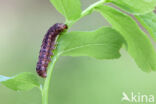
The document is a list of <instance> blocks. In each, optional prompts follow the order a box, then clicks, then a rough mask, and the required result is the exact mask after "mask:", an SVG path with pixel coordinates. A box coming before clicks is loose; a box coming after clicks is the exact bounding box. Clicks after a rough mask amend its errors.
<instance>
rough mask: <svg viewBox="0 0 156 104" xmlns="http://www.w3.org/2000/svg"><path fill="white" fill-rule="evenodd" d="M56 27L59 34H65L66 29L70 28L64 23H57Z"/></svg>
mask: <svg viewBox="0 0 156 104" xmlns="http://www.w3.org/2000/svg"><path fill="white" fill-rule="evenodd" d="M55 27H56V29H57V31H59V32H63V31H64V30H65V29H67V28H68V26H67V25H66V24H63V23H56V24H55Z"/></svg>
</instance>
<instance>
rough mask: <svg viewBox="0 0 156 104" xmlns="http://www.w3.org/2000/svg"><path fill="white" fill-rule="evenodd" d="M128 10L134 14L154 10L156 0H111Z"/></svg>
mask: <svg viewBox="0 0 156 104" xmlns="http://www.w3.org/2000/svg"><path fill="white" fill-rule="evenodd" d="M110 1H111V2H112V3H113V4H115V5H117V6H119V7H120V8H121V9H124V10H125V11H127V12H130V13H133V14H145V13H148V12H151V11H153V10H154V8H155V6H156V0H110Z"/></svg>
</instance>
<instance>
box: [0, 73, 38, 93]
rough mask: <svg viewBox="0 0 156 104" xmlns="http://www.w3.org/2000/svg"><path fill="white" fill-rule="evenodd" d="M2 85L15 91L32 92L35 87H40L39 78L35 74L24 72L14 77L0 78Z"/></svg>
mask: <svg viewBox="0 0 156 104" xmlns="http://www.w3.org/2000/svg"><path fill="white" fill-rule="evenodd" d="M0 83H2V84H3V85H4V86H6V87H8V88H10V89H12V90H15V91H21V90H30V89H32V88H33V87H40V83H39V80H38V77H37V76H36V75H34V74H33V73H28V72H24V73H21V74H19V75H16V76H14V77H6V76H0Z"/></svg>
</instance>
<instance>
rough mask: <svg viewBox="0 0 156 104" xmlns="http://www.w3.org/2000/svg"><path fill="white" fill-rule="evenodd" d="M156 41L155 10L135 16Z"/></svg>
mask: <svg viewBox="0 0 156 104" xmlns="http://www.w3.org/2000/svg"><path fill="white" fill-rule="evenodd" d="M135 17H136V18H137V19H138V20H139V21H140V23H141V24H142V25H143V26H144V27H145V28H146V30H147V31H148V32H149V33H150V35H151V36H152V38H153V39H154V40H155V41H156V14H155V13H154V12H151V13H148V14H145V15H139V16H135Z"/></svg>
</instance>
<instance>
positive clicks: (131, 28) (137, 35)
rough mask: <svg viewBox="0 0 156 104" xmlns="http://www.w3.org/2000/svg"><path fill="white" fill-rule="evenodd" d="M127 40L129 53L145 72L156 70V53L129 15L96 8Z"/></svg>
mask: <svg viewBox="0 0 156 104" xmlns="http://www.w3.org/2000/svg"><path fill="white" fill-rule="evenodd" d="M96 10H97V11H98V12H100V13H101V14H102V15H103V16H104V17H105V18H106V20H107V21H108V22H110V24H111V25H112V27H113V28H114V29H116V30H117V31H118V32H119V33H120V34H121V35H122V36H123V37H124V38H125V40H126V42H127V44H128V52H129V54H130V55H131V56H132V57H133V58H134V60H135V61H136V63H137V64H138V65H139V67H140V68H141V69H142V70H144V71H151V70H156V53H155V50H154V48H153V46H152V44H151V42H150V40H149V39H148V37H147V36H146V34H145V33H144V32H142V31H141V29H140V28H139V27H138V25H137V24H136V22H135V21H134V20H133V19H132V18H131V17H130V16H128V15H126V14H123V13H122V12H120V11H118V10H116V9H114V8H112V7H108V6H99V7H97V8H96Z"/></svg>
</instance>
